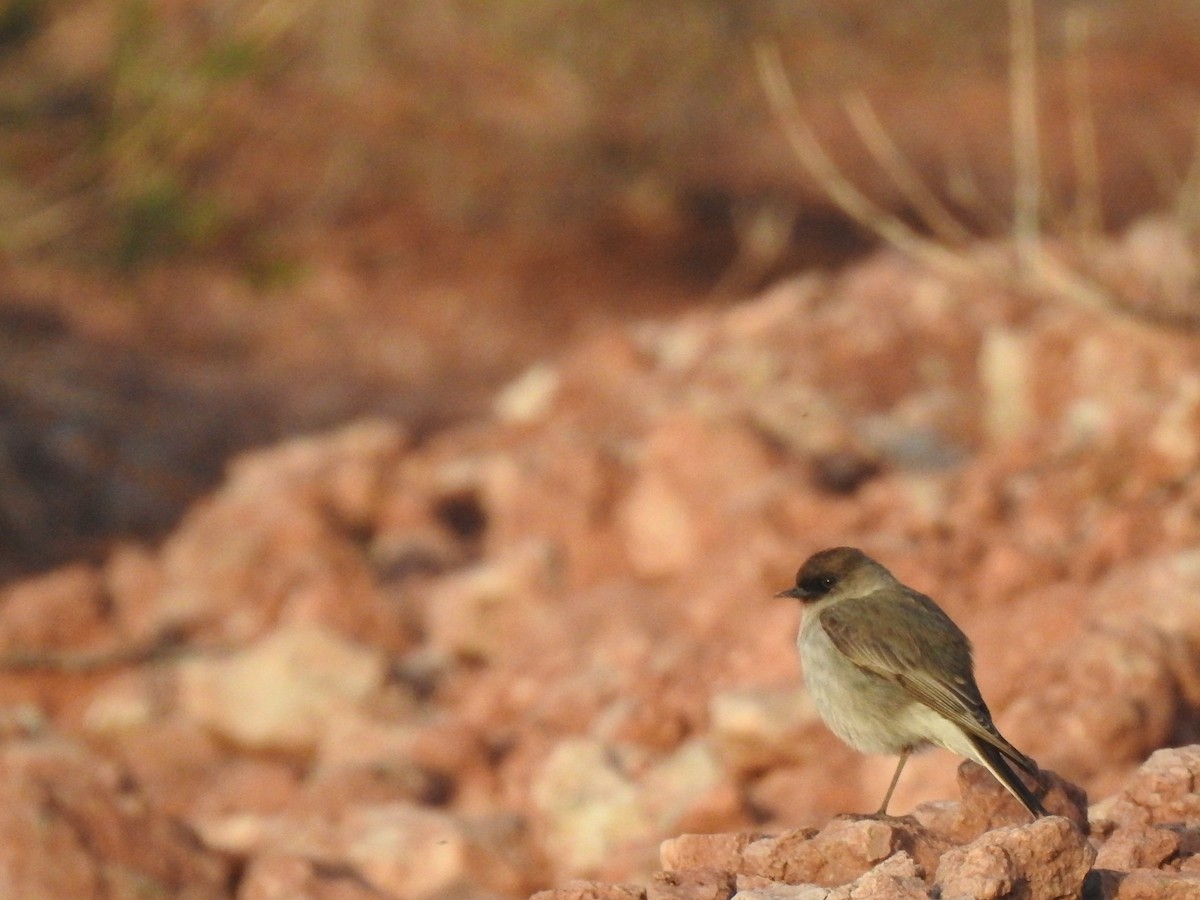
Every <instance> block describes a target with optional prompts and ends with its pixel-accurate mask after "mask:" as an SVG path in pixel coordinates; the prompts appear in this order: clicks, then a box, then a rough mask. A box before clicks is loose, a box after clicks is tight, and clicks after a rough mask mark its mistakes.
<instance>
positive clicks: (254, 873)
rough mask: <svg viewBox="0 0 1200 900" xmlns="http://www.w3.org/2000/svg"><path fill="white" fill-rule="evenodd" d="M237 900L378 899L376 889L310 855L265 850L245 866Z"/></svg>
mask: <svg viewBox="0 0 1200 900" xmlns="http://www.w3.org/2000/svg"><path fill="white" fill-rule="evenodd" d="M237 900H379V891H378V890H376V889H375V888H374V887H372V886H371V885H370V884H367V883H366V882H363V881H361V880H359V879H356V878H354V877H351V876H348V875H347V874H346V873H344V872H333V871H329V869H328V867H326V866H322V865H320V864H319V863H317V862H314V861H313V860H311V859H305V858H304V857H302V856H289V855H287V854H281V853H268V854H263V855H260V856H256V857H254V858H253V859H252V860H251V861H250V864H249V865H248V866H247V867H246V872H245V874H244V875H243V876H242V878H241V879H240V882H239V884H238V893H237Z"/></svg>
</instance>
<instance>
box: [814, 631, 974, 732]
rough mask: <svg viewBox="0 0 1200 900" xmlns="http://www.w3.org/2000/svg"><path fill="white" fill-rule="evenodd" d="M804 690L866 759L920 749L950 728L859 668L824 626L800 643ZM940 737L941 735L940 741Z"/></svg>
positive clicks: (833, 728)
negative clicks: (866, 756) (877, 755)
mask: <svg viewBox="0 0 1200 900" xmlns="http://www.w3.org/2000/svg"><path fill="white" fill-rule="evenodd" d="M797 643H798V646H799V649H800V658H801V662H802V663H803V665H804V679H805V685H806V687H807V689H808V692H809V695H810V696H811V697H812V700H813V703H814V704H815V705H816V707H817V711H818V712H820V714H821V718H822V719H824V720H825V724H826V725H828V726H829V728H830V730H831V731H833V733H834V734H836V735H837V736H838V737H840V738H841V739H842V740H843V741H845V742H846V743H847V744H849V745H850V746H851V747H854V748H855V749H856V750H860V751H862V752H864V753H887V754H893V755H894V754H897V753H900V752H901V751H902V750H904V749H905V748H906V747H907V748H910V749H918V748H920V747H924V746H927V745H928V744H929V743H931V738H933V742H935V743H942V741H941V740H937V739H936V738H934V737H933V736H934V735H936V734H937V733H938V732H939V731H940V730H942V729H943V728H945V727H947V726H949V727H952V726H950V723H949V722H948V721H946V720H945V719H944V718H943V717H942V716H940V715H938V714H937V713H936V712H934V711H933V710H932V709H930V708H929V707H927V706H925V705H924V704H922V703H919V702H917V701H916V700H913V699H912V698H911V697H910V696H909V695H908V694H907V693H906V692H905V691H904V690H903V689H902V688H900V687H898V686H897V685H895V684H893V683H892V682H890V681H887V680H885V679H883V678H881V677H879V676H878V675H873V674H871V673H870V672H865V671H863V670H862V669H860V668H859V667H858V666H856V665H854V664H853V663H852V662H850V661H849V660H848V659H846V657H845V656H843V655H842V653H841V652H840V651H839V650H838V649H837V648H836V647H834V646H833V643H832V642H831V641H830V640H829V638H828V636H827V635H826V634H825V631H824V629H822V628H821V627H820V626H819V625H814V627H811V628H804V629H801V631H800V636H799V640H798V641H797ZM939 736H940V735H939Z"/></svg>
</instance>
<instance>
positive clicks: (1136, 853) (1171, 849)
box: [1095, 825, 1181, 872]
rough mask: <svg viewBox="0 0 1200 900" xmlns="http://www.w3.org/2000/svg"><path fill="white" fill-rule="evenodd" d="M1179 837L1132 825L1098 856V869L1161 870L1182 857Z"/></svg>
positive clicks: (1121, 831) (1106, 842) (1158, 830)
mask: <svg viewBox="0 0 1200 900" xmlns="http://www.w3.org/2000/svg"><path fill="white" fill-rule="evenodd" d="M1180 847H1181V841H1180V837H1179V834H1178V833H1176V832H1174V831H1171V830H1170V829H1167V828H1156V827H1152V826H1148V825H1128V826H1126V827H1124V828H1119V829H1117V831H1116V832H1115V833H1114V834H1113V835H1112V836H1111V837H1110V838H1109V839H1108V840H1107V841H1105V842H1104V843H1103V844H1102V845H1101V847H1100V849H1099V851H1098V852H1097V853H1096V862H1095V867H1096V868H1097V869H1113V870H1116V871H1119V872H1131V871H1133V870H1134V869H1157V868H1158V867H1159V866H1161V865H1162V864H1163V863H1164V862H1166V860H1168V859H1170V858H1171V857H1173V856H1176V855H1177V854H1178V853H1179V850H1180Z"/></svg>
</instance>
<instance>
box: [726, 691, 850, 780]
mask: <svg viewBox="0 0 1200 900" xmlns="http://www.w3.org/2000/svg"><path fill="white" fill-rule="evenodd" d="M708 714H709V722H710V726H709V727H710V729H711V733H712V741H713V745H714V747H715V748H716V751H717V753H718V754H719V756H720V758H721V761H722V762H724V763H725V765H726V766H728V767H729V768H730V769H731V770H732V771H733V772H734V773H735V774H737V775H745V774H746V773H751V772H760V771H763V770H765V769H769V768H774V767H777V766H783V765H792V764H802V763H806V762H813V761H815V759H817V758H818V757H819V756H820V754H821V750H822V749H823V747H824V742H823V741H822V740H821V739H820V738H821V737H822V736H823V735H824V734H825V733H826V731H827V730H826V728H825V725H824V722H823V721H822V720H821V715H820V713H818V712H817V708H816V707H815V706H813V702H812V700H811V699H810V698H809V695H808V692H807V691H805V690H802V689H795V688H791V689H786V690H780V689H773V688H763V687H750V688H733V689H730V690H726V691H722V692H721V693H719V694H715V695H714V696H713V698H712V700H711V701H710V702H709V707H708Z"/></svg>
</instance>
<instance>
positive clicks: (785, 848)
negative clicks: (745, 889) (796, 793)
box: [738, 819, 900, 887]
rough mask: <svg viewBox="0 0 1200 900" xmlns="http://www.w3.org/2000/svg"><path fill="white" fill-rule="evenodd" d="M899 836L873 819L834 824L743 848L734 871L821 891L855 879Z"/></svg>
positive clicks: (893, 849) (894, 846) (886, 854)
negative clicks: (812, 886) (821, 887)
mask: <svg viewBox="0 0 1200 900" xmlns="http://www.w3.org/2000/svg"><path fill="white" fill-rule="evenodd" d="M899 842H900V831H899V829H898V828H897V827H896V826H895V825H893V823H891V822H887V821H883V820H875V819H857V820H854V819H835V820H834V821H832V822H830V823H829V824H828V825H826V826H825V827H824V828H823V829H821V831H820V832H818V833H817V834H815V835H814V834H812V833H811V832H810V831H786V832H784V833H783V834H781V835H778V836H776V837H770V838H762V839H760V840H757V841H755V842H753V843H752V844H750V845H749V846H748V847H746V849H745V851H743V853H742V859H741V864H740V867H739V869H738V871H740V872H743V873H745V874H748V875H760V876H762V877H764V878H771V879H773V880H776V881H787V882H790V883H793V884H797V883H803V882H811V883H813V884H820V885H825V886H830V887H833V886H837V885H841V884H846V883H847V882H849V881H853V880H854V879H856V878H858V877H859V876H860V875H862V874H863V873H864V872H866V871H868V870H869V869H871V868H872V867H874V866H875V865H877V864H878V863H880V862H882V861H883V860H885V859H887V858H888V857H889V856H891V855H892V854H893V853H894V852H896V851H897V850H898V849H899Z"/></svg>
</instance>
